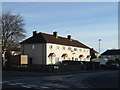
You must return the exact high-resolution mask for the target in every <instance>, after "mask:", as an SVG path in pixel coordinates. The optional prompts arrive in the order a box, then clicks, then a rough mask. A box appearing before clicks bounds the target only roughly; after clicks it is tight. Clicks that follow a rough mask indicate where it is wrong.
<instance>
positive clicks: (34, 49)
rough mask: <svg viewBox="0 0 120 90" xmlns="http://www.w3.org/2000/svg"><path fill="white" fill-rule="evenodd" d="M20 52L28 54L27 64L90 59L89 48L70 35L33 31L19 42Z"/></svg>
mask: <svg viewBox="0 0 120 90" xmlns="http://www.w3.org/2000/svg"><path fill="white" fill-rule="evenodd" d="M20 46H21V54H23V55H24V54H25V55H28V63H29V64H44V65H48V64H55V63H57V62H61V61H62V60H73V61H90V57H91V56H90V48H89V47H88V46H86V45H84V44H83V43H81V42H79V41H77V40H73V39H72V38H71V35H68V36H67V37H61V36H58V32H53V34H46V33H42V32H39V33H37V31H33V36H31V37H30V38H28V39H26V40H24V41H23V42H21V43H20Z"/></svg>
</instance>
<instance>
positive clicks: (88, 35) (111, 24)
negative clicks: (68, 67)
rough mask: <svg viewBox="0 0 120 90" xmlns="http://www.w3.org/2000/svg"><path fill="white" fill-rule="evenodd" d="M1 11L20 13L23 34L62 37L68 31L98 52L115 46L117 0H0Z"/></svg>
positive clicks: (116, 42)
mask: <svg viewBox="0 0 120 90" xmlns="http://www.w3.org/2000/svg"><path fill="white" fill-rule="evenodd" d="M2 11H4V12H5V11H11V12H12V13H13V14H20V15H21V16H23V17H24V20H25V23H26V25H25V29H26V31H27V37H30V36H31V35H32V31H33V30H36V31H38V32H44V33H49V34H52V32H54V31H58V35H60V36H63V37H66V36H67V35H68V34H71V35H72V38H73V39H76V40H78V41H80V42H82V43H84V44H86V45H88V46H89V47H91V48H94V49H95V50H96V51H98V49H99V48H98V44H99V42H98V40H99V38H101V39H102V41H101V52H103V51H105V50H106V49H113V48H117V47H118V3H117V2H3V3H2Z"/></svg>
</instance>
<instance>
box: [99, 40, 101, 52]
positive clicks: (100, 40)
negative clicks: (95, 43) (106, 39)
mask: <svg viewBox="0 0 120 90" xmlns="http://www.w3.org/2000/svg"><path fill="white" fill-rule="evenodd" d="M100 41H101V39H99V54H100Z"/></svg>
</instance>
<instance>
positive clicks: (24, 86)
mask: <svg viewBox="0 0 120 90" xmlns="http://www.w3.org/2000/svg"><path fill="white" fill-rule="evenodd" d="M22 87H24V88H31V87H30V86H22Z"/></svg>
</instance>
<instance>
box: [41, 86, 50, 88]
mask: <svg viewBox="0 0 120 90" xmlns="http://www.w3.org/2000/svg"><path fill="white" fill-rule="evenodd" d="M41 88H50V87H47V86H42V87H41Z"/></svg>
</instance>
